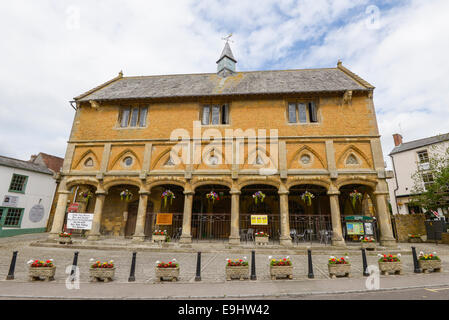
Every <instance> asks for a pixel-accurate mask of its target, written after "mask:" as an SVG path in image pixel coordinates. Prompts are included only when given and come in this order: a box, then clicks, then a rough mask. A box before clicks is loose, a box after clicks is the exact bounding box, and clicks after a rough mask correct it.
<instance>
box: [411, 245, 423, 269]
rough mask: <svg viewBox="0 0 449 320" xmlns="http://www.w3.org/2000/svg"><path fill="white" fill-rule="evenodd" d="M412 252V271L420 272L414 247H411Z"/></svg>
mask: <svg viewBox="0 0 449 320" xmlns="http://www.w3.org/2000/svg"><path fill="white" fill-rule="evenodd" d="M412 254H413V267H414V269H415V270H414V271H413V272H415V273H421V268H420V267H419V263H418V257H417V256H416V248H415V247H412Z"/></svg>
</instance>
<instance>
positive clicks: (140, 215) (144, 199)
mask: <svg viewBox="0 0 449 320" xmlns="http://www.w3.org/2000/svg"><path fill="white" fill-rule="evenodd" d="M149 194H150V191H148V190H144V189H141V190H140V191H139V195H140V197H139V207H138V209H137V220H136V229H135V231H134V235H133V241H135V242H142V241H144V240H145V222H146V216H147V204H148V195H149Z"/></svg>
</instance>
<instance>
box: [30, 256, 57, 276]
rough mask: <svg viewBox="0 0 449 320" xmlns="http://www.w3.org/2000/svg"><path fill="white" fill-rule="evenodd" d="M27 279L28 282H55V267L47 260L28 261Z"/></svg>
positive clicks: (51, 260)
mask: <svg viewBox="0 0 449 320" xmlns="http://www.w3.org/2000/svg"><path fill="white" fill-rule="evenodd" d="M28 265H29V268H28V277H29V280H30V281H36V280H42V279H44V280H45V281H50V280H55V273H56V266H55V265H54V263H53V259H49V260H45V261H43V260H30V261H28Z"/></svg>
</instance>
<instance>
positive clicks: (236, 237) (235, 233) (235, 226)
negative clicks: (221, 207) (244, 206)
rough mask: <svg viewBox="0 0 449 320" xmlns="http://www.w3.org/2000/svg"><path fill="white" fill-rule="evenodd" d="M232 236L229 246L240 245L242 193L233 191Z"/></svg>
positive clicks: (231, 192)
mask: <svg viewBox="0 0 449 320" xmlns="http://www.w3.org/2000/svg"><path fill="white" fill-rule="evenodd" d="M229 193H230V194H231V234H230V236H229V244H233V245H239V244H240V222H239V218H240V209H239V204H240V203H239V202H240V193H241V192H240V191H239V190H235V189H233V190H231V191H230V192H229Z"/></svg>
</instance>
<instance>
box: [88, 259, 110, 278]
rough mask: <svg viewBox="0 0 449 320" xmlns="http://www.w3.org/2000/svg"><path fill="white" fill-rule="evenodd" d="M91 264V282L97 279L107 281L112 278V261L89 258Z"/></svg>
mask: <svg viewBox="0 0 449 320" xmlns="http://www.w3.org/2000/svg"><path fill="white" fill-rule="evenodd" d="M90 262H91V265H90V268H89V277H90V281H91V282H95V281H98V280H101V281H104V282H109V281H112V280H114V275H115V265H114V261H113V260H111V261H109V262H103V263H102V262H100V261H95V260H94V259H90Z"/></svg>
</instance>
